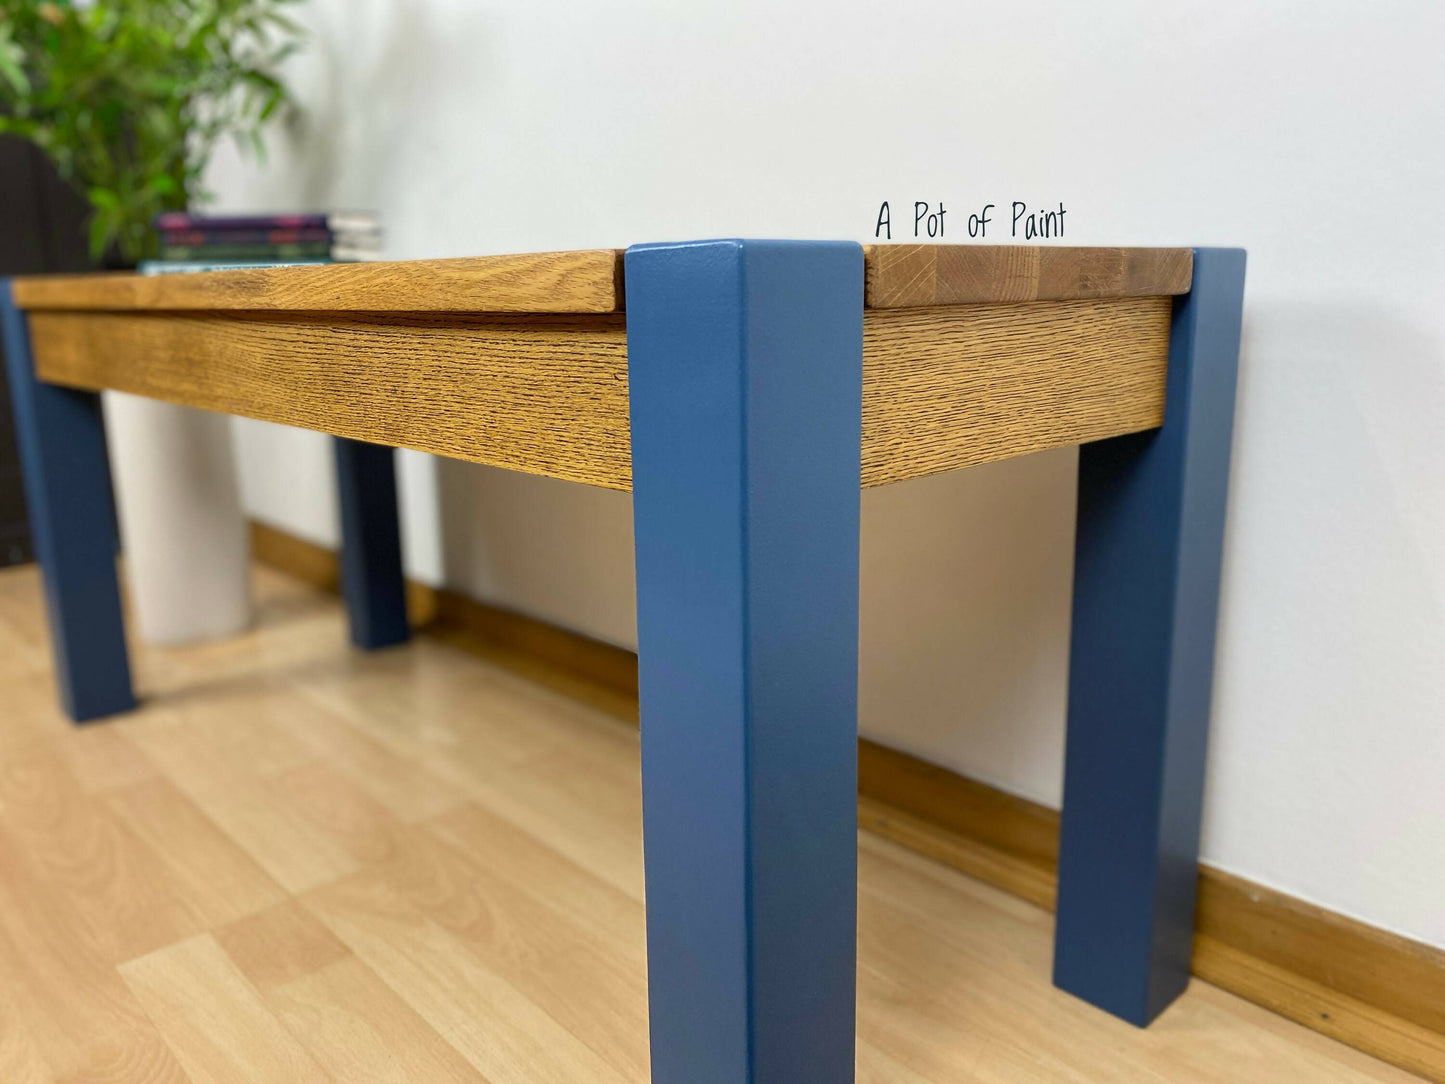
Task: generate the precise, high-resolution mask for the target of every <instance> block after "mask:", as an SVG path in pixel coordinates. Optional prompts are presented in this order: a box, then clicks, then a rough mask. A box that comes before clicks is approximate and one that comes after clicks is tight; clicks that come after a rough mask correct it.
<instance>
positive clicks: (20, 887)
mask: <svg viewBox="0 0 1445 1084" xmlns="http://www.w3.org/2000/svg"><path fill="white" fill-rule="evenodd" d="M257 585H258V597H259V599H260V617H259V624H258V627H257V628H256V629H255V630H254V631H253V632H251V633H249V634H247V635H245V636H242V637H238V638H236V639H233V640H229V641H226V642H222V643H216V644H211V645H206V646H202V647H194V648H188V649H183V650H156V649H145V650H141V651H139V652H138V657H137V671H138V675H139V684H140V687H141V690H142V692H143V694H144V695H145V697H146V704H145V706H144V708H143V709H142V710H141V711H140V712H138V713H137V714H135V715H133V716H130V717H127V718H125V719H122V720H117V721H115V722H110V723H105V724H99V725H90V726H87V727H84V728H73V727H70V726H69V725H68V724H67V723H66V722H65V721H64V720H63V718H62V717H61V715H60V714H59V712H58V710H57V709H56V708H55V707H54V696H53V691H52V688H51V677H50V673H49V660H48V650H47V646H46V636H45V626H44V617H43V613H42V607H41V601H40V589H39V581H38V578H37V576H36V574H35V572H34V570H33V569H20V570H11V571H7V572H0V1082H3V1084H30V1082H57V1084H59V1082H79V1081H87V1082H93V1081H136V1082H142V1081H145V1082H151V1081H182V1080H188V1079H189V1080H191V1081H195V1082H197V1084H200V1082H210V1081H237V1082H245V1084H270V1082H281V1084H296V1082H298V1081H299V1082H309V1081H337V1082H354V1081H367V1082H374V1081H385V1082H391V1081H427V1082H439V1081H472V1082H476V1081H484V1080H485V1081H490V1082H492V1084H510V1082H527V1084H538V1082H554V1081H555V1082H564V1081H567V1082H572V1081H575V1082H587V1084H607V1082H615V1081H643V1080H646V1078H647V1012H646V983H645V963H646V958H645V952H644V943H643V903H642V851H641V829H640V795H639V783H638V764H637V760H638V757H637V749H638V738H637V732H636V730H635V728H633V727H631V726H629V725H627V724H625V723H622V722H619V721H617V720H615V719H613V718H611V717H609V716H607V715H606V714H603V713H601V712H600V711H598V710H596V709H594V708H592V707H589V706H586V705H584V704H581V703H579V702H575V701H572V700H569V699H567V698H565V697H564V696H562V695H561V694H559V693H557V692H554V691H551V690H549V689H545V688H542V687H540V686H537V685H533V684H530V683H529V682H527V681H526V680H524V679H522V678H520V677H517V676H516V675H514V674H512V673H509V672H505V671H503V670H499V669H497V668H495V667H493V666H490V665H488V664H486V663H484V662H482V661H480V660H478V659H476V658H474V657H472V656H470V655H467V654H463V653H461V652H459V651H457V650H455V649H453V648H451V647H448V646H446V645H444V644H441V643H439V642H436V641H431V640H427V639H425V638H423V639H421V640H420V641H419V642H417V643H416V644H414V645H413V646H410V647H407V648H404V649H400V650H394V651H391V652H387V653H384V654H381V655H378V656H373V657H369V658H367V657H362V656H360V655H357V654H355V653H352V652H350V651H348V650H347V649H346V648H345V647H344V646H343V628H342V614H341V610H340V606H339V605H338V603H337V602H336V601H335V600H333V599H330V598H327V597H325V596H323V595H320V594H317V593H315V592H313V591H311V590H310V589H309V588H306V587H303V586H301V585H299V584H297V583H295V582H293V581H290V580H288V579H286V578H284V577H281V576H279V575H276V574H274V573H268V572H264V571H258V573H257ZM859 863H860V884H859V911H860V931H859V960H860V962H859V1024H858V1033H859V1037H858V1078H859V1080H860V1081H863V1082H872V1084H882V1082H889V1084H922V1082H925V1081H931V1082H939V1084H942V1082H946V1081H947V1082H954V1081H980V1082H985V1081H986V1082H1022V1081H1029V1082H1032V1081H1067V1082H1084V1081H1121V1082H1123V1081H1129V1082H1163V1081H1169V1082H1201V1084H1202V1082H1206V1081H1207V1082H1217V1084H1238V1082H1242V1081H1248V1082H1251V1084H1268V1082H1289V1084H1297V1082H1342V1084H1343V1082H1364V1081H1404V1080H1411V1079H1414V1078H1412V1077H1409V1076H1407V1075H1406V1074H1404V1073H1402V1072H1399V1071H1398V1070H1395V1069H1392V1068H1390V1067H1388V1066H1386V1065H1383V1064H1382V1063H1380V1062H1377V1061H1374V1060H1372V1059H1370V1058H1367V1057H1365V1056H1364V1055H1362V1054H1359V1053H1357V1052H1355V1051H1353V1050H1350V1049H1349V1048H1347V1047H1344V1046H1341V1045H1339V1044H1337V1043H1334V1042H1332V1041H1330V1040H1328V1039H1325V1038H1323V1037H1321V1036H1319V1035H1317V1034H1315V1033H1313V1032H1310V1031H1308V1030H1305V1029H1303V1028H1300V1027H1297V1026H1296V1025H1293V1024H1291V1023H1288V1022H1286V1021H1284V1020H1283V1019H1281V1018H1278V1017H1276V1016H1273V1015H1272V1014H1270V1013H1268V1012H1265V1011H1264V1010H1262V1009H1259V1008H1256V1007H1254V1006H1252V1005H1250V1004H1248V1003H1246V1002H1243V1001H1241V1000H1239V999H1237V998H1235V997H1233V996H1230V995H1228V994H1225V993H1223V992H1221V991H1219V990H1217V989H1214V988H1212V987H1209V986H1207V985H1204V984H1202V983H1198V982H1196V983H1195V984H1194V985H1193V987H1192V988H1191V989H1190V991H1189V993H1188V994H1187V995H1186V996H1185V997H1184V998H1183V999H1182V1000H1181V1001H1180V1002H1179V1003H1177V1004H1176V1005H1175V1006H1174V1007H1173V1008H1171V1009H1170V1010H1169V1011H1168V1012H1167V1013H1166V1014H1165V1015H1164V1016H1163V1017H1162V1018H1161V1019H1160V1020H1159V1021H1158V1022H1157V1024H1156V1025H1155V1026H1154V1027H1152V1028H1151V1029H1149V1030H1148V1031H1136V1030H1135V1029H1133V1028H1131V1027H1128V1026H1127V1025H1124V1024H1121V1023H1119V1022H1117V1021H1115V1020H1113V1019H1111V1018H1109V1017H1107V1016H1105V1015H1104V1014H1102V1013H1100V1012H1097V1011H1095V1010H1094V1009H1092V1008H1090V1007H1088V1006H1086V1005H1083V1004H1081V1003H1079V1002H1077V1001H1075V1000H1073V999H1071V998H1069V997H1067V996H1066V995H1064V994H1061V993H1059V992H1057V991H1055V990H1054V989H1052V988H1051V987H1050V985H1049V981H1048V974H1049V966H1048V965H1049V951H1050V949H1049V946H1050V935H1051V919H1050V917H1049V916H1048V915H1047V914H1045V913H1044V912H1043V911H1040V910H1038V909H1036V908H1034V907H1032V906H1029V905H1027V904H1024V903H1021V902H1019V901H1018V900H1016V899H1013V898H1011V897H1009V896H1007V895H1004V894H1003V893H1001V892H999V891H996V890H994V889H992V888H989V887H987V886H984V885H981V884H978V883H976V882H973V881H970V880H969V879H968V878H966V877H964V876H962V875H960V874H957V873H955V872H953V871H951V870H948V869H945V868H943V867H941V866H938V865H935V864H934V863H932V862H930V861H928V860H926V859H923V858H920V857H918V856H915V855H913V854H911V853H909V852H908V851H905V850H903V849H901V848H899V847H897V846H895V845H893V844H890V843H887V842H884V841H881V840H879V839H876V838H873V837H870V836H867V835H862V836H860V837H859Z"/></svg>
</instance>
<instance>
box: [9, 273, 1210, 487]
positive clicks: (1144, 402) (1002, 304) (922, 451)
mask: <svg viewBox="0 0 1445 1084" xmlns="http://www.w3.org/2000/svg"><path fill="white" fill-rule="evenodd" d="M864 256H865V268H864V270H865V290H864V296H865V308H864V310H863V312H862V313H861V316H862V320H863V417H862V424H863V450H862V455H863V459H862V479H863V484H864V485H865V486H876V485H884V484H887V483H891V482H897V481H903V480H905V479H909V478H917V477H921V476H924V475H929V474H936V473H938V472H940V471H946V470H953V469H955V468H958V467H966V466H970V465H973V464H976V463H985V462H989V461H992V460H996V459H1003V458H1007V457H1009V456H1015V455H1023V454H1025V453H1028V452H1034V451H1039V450H1042V449H1045V448H1053V447H1059V446H1062V445H1069V444H1080V443H1085V442H1088V441H1093V440H1099V439H1103V438H1105V437H1111V436H1118V435H1120V434H1122V433H1130V432H1138V431H1140V430H1144V429H1150V428H1154V427H1157V426H1159V425H1160V424H1162V422H1163V417H1164V385H1165V374H1166V370H1167V363H1168V353H1169V324H1170V310H1171V306H1172V304H1173V302H1172V295H1176V294H1181V293H1186V292H1188V290H1189V288H1190V282H1191V278H1192V273H1193V254H1192V251H1191V250H1189V249H1162V248H1160V249H1148V248H1061V247H1046V246H1022V245H1018V246H1014V245H904V244H899V245H871V246H865V248H864ZM12 296H13V298H14V302H15V304H16V305H17V307H19V308H21V309H24V310H27V311H28V323H29V332H30V338H31V344H32V351H31V352H32V354H33V358H34V364H35V371H36V374H37V375H38V376H39V377H40V379H42V380H44V381H47V382H49V383H53V384H59V385H63V386H67V387H72V388H78V389H83V390H87V391H97V390H102V389H114V390H117V391H125V392H131V393H134V394H137V395H144V396H149V397H151V398H155V399H163V400H166V401H168V402H173V403H179V404H182V405H185V406H193V407H200V408H203V409H206V410H214V411H219V412H221V413H226V414H238V415H242V416H245V417H250V418H259V419H262V420H264V421H272V422H280V423H283V424H287V425H295V426H302V427H305V428H310V429H318V430H321V431H324V432H328V433H332V434H335V435H337V436H343V437H349V438H352V439H356V440H364V441H370V442H372V443H376V444H387V445H392V446H395V447H403V448H413V449H416V450H418V451H423V452H430V453H433V454H436V455H443V456H448V457H451V458H455V459H463V460H467V461H470V462H476V463H487V464H491V465H493V466H499V467H504V468H507V469H511V470H521V471H527V472H530V473H535V474H543V475H547V476H550V477H555V478H563V479H567V480H570V481H576V482H583V483H586V484H590V485H597V486H603V487H606V488H611V489H622V490H626V489H630V488H631V484H632V468H631V433H630V426H629V417H628V403H629V400H628V368H627V320H626V314H625V309H626V305H625V298H626V291H625V282H624V260H623V253H622V252H621V251H618V250H615V249H593V250H584V251H577V252H552V253H536V254H531V255H517V256H481V257H476V258H470V259H452V260H419V261H409V262H398V263H362V264H330V265H324V266H294V267H279V268H266V269H254V270H239V271H216V272H208V273H204V274H173V275H154V276H143V275H134V274H96V275H70V276H47V277H31V278H17V279H15V280H13V285H12Z"/></svg>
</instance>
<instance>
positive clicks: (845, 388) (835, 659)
mask: <svg viewBox="0 0 1445 1084" xmlns="http://www.w3.org/2000/svg"><path fill="white" fill-rule="evenodd" d="M626 259H627V350H628V371H629V387H630V395H631V411H632V472H633V500H634V523H635V528H636V542H637V611H638V613H637V620H638V638H639V641H640V657H641V672H640V681H641V699H642V788H643V820H644V849H645V852H646V866H647V954H648V983H649V1004H650V1015H651V1035H652V1079H653V1080H654V1081H655V1082H657V1084H744V1082H747V1084H810V1082H818V1084H823V1082H826V1084H840V1082H843V1084H846V1082H848V1081H851V1080H852V1079H853V1050H854V982H855V953H856V907H857V903H856V892H857V861H858V859H857V835H856V826H857V821H856V818H857V736H858V732H857V675H858V494H859V461H860V429H861V421H860V419H861V411H862V353H863V345H862V322H863V321H862V318H863V256H862V251H861V250H860V248H859V247H858V246H857V245H853V244H825V243H816V244H815V243H801V242H798V243H787V242H754V241H742V242H738V241H714V242H700V243H697V244H687V245H648V246H640V247H636V248H632V249H629V250H628V252H627V257H626Z"/></svg>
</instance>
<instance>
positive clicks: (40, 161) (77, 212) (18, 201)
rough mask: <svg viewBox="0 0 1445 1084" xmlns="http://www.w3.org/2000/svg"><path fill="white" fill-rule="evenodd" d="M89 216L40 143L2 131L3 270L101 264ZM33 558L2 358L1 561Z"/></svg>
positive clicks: (4, 272) (23, 271)
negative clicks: (89, 240)
mask: <svg viewBox="0 0 1445 1084" xmlns="http://www.w3.org/2000/svg"><path fill="white" fill-rule="evenodd" d="M87 216H88V208H87V207H86V204H85V201H84V200H82V199H81V198H80V197H79V196H78V195H76V193H75V192H74V191H73V190H72V189H71V188H70V187H69V186H68V185H67V184H66V183H65V182H64V181H62V180H61V179H60V177H59V176H58V175H57V174H56V172H55V170H54V168H52V167H51V165H50V163H49V161H48V160H47V159H46V158H45V156H44V155H43V154H42V153H41V152H40V151H39V150H38V149H37V148H36V147H35V146H34V144H32V143H29V142H27V141H26V140H22V139H17V138H15V137H13V136H0V276H7V275H31V274H37V273H40V272H46V271H94V270H96V264H95V263H94V261H92V260H91V258H90V254H89V252H88V251H87V245H86V219H87ZM0 349H3V346H0ZM30 559H31V551H30V531H29V527H28V525H27V522H26V516H25V496H24V492H23V490H22V489H21V484H20V462H19V458H18V456H17V454H16V450H15V429H14V421H13V419H12V418H11V414H10V393H9V389H8V388H7V387H6V386H5V367H4V365H3V364H0V566H3V565H14V564H20V563H23V562H25V561H29V560H30Z"/></svg>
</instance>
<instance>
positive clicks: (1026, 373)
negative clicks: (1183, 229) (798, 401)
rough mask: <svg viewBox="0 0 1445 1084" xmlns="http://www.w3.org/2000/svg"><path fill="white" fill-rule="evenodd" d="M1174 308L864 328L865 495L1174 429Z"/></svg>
mask: <svg viewBox="0 0 1445 1084" xmlns="http://www.w3.org/2000/svg"><path fill="white" fill-rule="evenodd" d="M1169 314H1170V300H1169V299H1168V298H1167V297H1142V298H1118V299H1110V300H1097V301H1053V302H1033V303H1028V304H998V305H966V306H956V307H945V308H933V309H874V310H869V311H868V312H867V313H865V315H864V320H863V484H864V485H865V486H876V485H885V484H887V483H889V482H898V481H903V480H904V479H907V478H918V477H921V476H923V475H927V474H937V473H939V472H940V471H946V470H954V469H956V468H958V467H967V466H972V465H974V464H977V463H987V462H990V461H992V460H996V459H1007V458H1008V457H1010V456H1015V455H1023V454H1025V453H1027V452H1037V451H1042V450H1043V449H1045V448H1056V447H1059V446H1061V445H1066V444H1079V443H1081V442H1083V441H1089V440H1099V439H1102V438H1103V437H1110V436H1118V435H1120V434H1122V433H1132V432H1137V431H1139V430H1142V429H1149V428H1152V427H1155V426H1158V425H1160V424H1162V422H1163V420H1164V377H1165V373H1166V370H1167V367H1168V361H1169Z"/></svg>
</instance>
